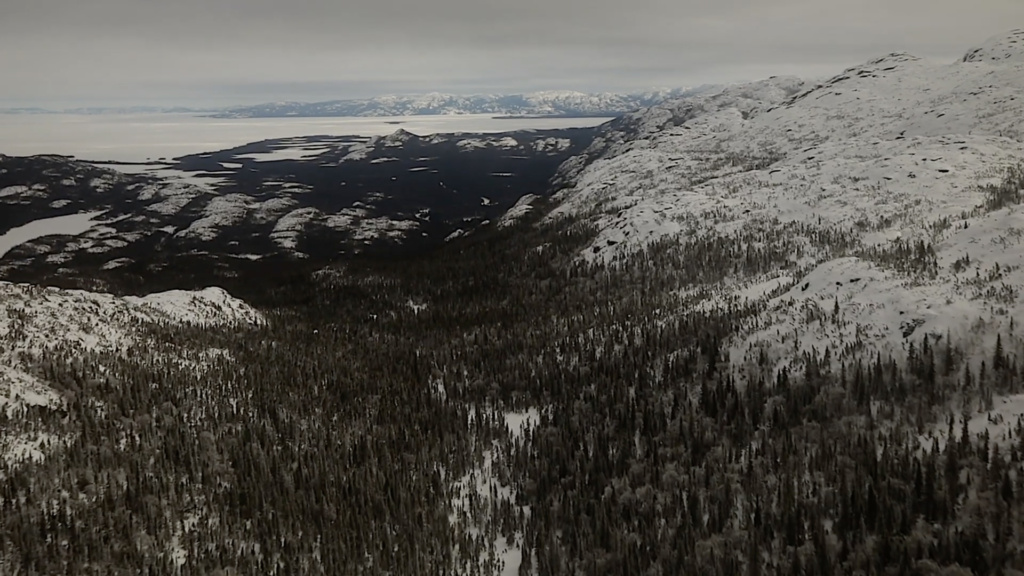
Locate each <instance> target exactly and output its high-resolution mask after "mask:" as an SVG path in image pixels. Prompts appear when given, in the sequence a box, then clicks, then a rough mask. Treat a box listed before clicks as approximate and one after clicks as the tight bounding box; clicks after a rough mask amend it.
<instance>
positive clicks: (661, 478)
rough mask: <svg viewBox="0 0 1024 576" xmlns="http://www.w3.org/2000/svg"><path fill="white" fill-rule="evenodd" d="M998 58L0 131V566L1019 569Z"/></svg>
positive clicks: (282, 570) (1013, 306) (1014, 163)
mask: <svg viewBox="0 0 1024 576" xmlns="http://www.w3.org/2000/svg"><path fill="white" fill-rule="evenodd" d="M1021 89H1024V32H1020V31H1016V32H1012V33H1009V34H1002V35H999V36H996V37H993V38H992V39H990V40H988V41H986V42H985V43H983V44H981V45H979V46H977V47H974V48H971V49H970V50H968V51H967V52H966V53H965V55H964V56H963V57H962V58H961V59H960V60H958V61H957V62H955V63H933V62H928V61H924V60H921V59H919V58H917V57H915V56H912V55H909V54H904V53H896V54H890V55H888V56H884V57H881V58H876V59H873V60H870V61H868V62H867V63H865V64H862V65H859V66H855V67H852V68H849V69H847V70H845V71H843V72H840V73H839V74H838V75H836V76H834V77H832V78H831V79H828V80H825V81H821V82H809V81H805V80H802V79H799V78H792V77H773V78H769V79H767V80H763V81H760V82H754V83H749V84H741V85H731V86H725V87H720V88H717V89H715V90H710V91H707V92H702V93H700V94H695V95H689V96H686V97H681V98H678V99H673V100H669V101H666V102H664V103H659V104H655V105H653V106H651V107H648V108H644V109H642V110H639V111H637V112H635V113H631V114H627V115H625V116H623V117H621V118H618V119H615V120H612V121H610V122H608V123H605V124H602V125H601V126H598V127H596V128H575V129H556V130H530V131H514V132H508V133H502V134H441V135H427V134H422V135H418V134H413V133H411V132H408V131H406V130H405V129H396V130H394V131H392V132H391V133H390V135H387V136H375V137H358V136H352V137H341V136H304V137H288V138H285V139H270V140H264V141H260V142H254V143H251V144H245V145H242V146H238V147H234V148H227V149H224V150H221V151H218V152H204V153H200V154H193V155H186V156H181V157H178V158H175V159H173V160H170V161H165V162H164V163H162V164H160V165H159V166H157V165H151V164H138V163H135V164H131V163H129V164H123V163H110V162H105V163H102V164H97V163H95V162H97V161H98V160H97V161H94V162H85V161H81V160H76V159H71V158H67V157H62V156H32V157H20V156H2V157H0V208H2V210H0V230H3V231H17V229H18V228H19V227H22V226H26V225H31V224H33V223H40V222H44V221H45V220H46V219H49V218H54V217H68V216H72V217H73V216H74V215H78V216H79V217H80V218H85V216H90V217H91V218H93V219H94V220H95V221H96V225H95V226H91V227H89V228H87V229H86V230H80V229H68V230H67V232H68V233H67V234H65V235H61V236H52V235H51V236H41V237H34V238H30V239H28V240H27V241H26V242H23V243H18V244H14V243H13V241H12V242H11V246H9V247H8V250H7V251H6V253H5V254H3V255H2V257H0V280H3V282H0V342H2V343H3V349H2V354H0V361H2V365H0V525H2V526H3V530H0V572H11V573H15V572H24V573H29V574H49V573H80V574H89V573H94V574H129V573H150V574H175V575H178V574H216V573H219V574H257V573H259V574H500V575H510V574H518V575H538V576H548V575H558V574H626V575H633V574H636V575H656V574H722V575H732V574H738V573H746V574H762V573H775V574H799V575H810V574H815V575H822V576H824V575H831V574H926V575H940V574H941V575H959V574H990V573H991V574H996V573H1003V574H1014V573H1020V572H1022V571H1024V546H1022V542H1024V538H1022V536H1024V523H1022V518H1024V465H1022V459H1024V442H1022V438H1024V402H1022V401H1021V395H1022V394H1024V338H1022V337H1021V329H1020V324H1021V322H1022V321H1024V307H1022V305H1021V304H1020V302H1019V293H1018V292H1019V287H1020V286H1021V284H1022V283H1024V276H1022V274H1024V272H1022V270H1024V268H1022V265H1024V262H1022V260H1024V250H1022V249H1021V248H1020V240H1021V230H1022V229H1024V224H1022V222H1021V214H1022V213H1021V201H1022V195H1024V170H1022V168H1021V167H1022V166H1024V141H1022V132H1021V131H1020V123H1021V122H1022V121H1024V120H1022V119H1024V100H1022V99H1021V98H1020V97H1019V96H1018V94H1019V93H1020V91H1021ZM119 166H121V167H123V168H124V171H123V172H118V171H117V169H118V167H119ZM151 168H152V170H151ZM129 172H130V173H129ZM165 176H173V179H165V178H164V177H165ZM19 233H20V232H19ZM43 286H49V287H45V288H44V287H43Z"/></svg>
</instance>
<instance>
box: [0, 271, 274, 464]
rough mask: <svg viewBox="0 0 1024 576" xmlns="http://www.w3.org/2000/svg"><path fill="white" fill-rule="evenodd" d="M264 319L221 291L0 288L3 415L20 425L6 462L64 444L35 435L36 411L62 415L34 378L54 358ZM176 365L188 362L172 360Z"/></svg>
mask: <svg viewBox="0 0 1024 576" xmlns="http://www.w3.org/2000/svg"><path fill="white" fill-rule="evenodd" d="M263 321H264V320H263V317H262V315H261V314H260V313H259V312H257V311H256V310H255V309H253V308H252V307H250V306H248V305H247V304H245V303H244V302H242V301H240V300H238V299H236V298H233V297H231V296H230V295H229V294H228V293H227V292H225V291H224V290H222V289H220V288H207V289H204V290H200V291H195V292H183V291H172V292H163V293H154V294H150V295H148V296H145V297H142V298H132V297H127V298H121V297H117V296H113V295H110V294H101V293H94V292H85V291H81V290H60V289H57V288H42V287H38V286H33V285H29V284H12V283H9V282H0V343H2V344H0V410H3V411H4V412H5V413H6V414H7V415H8V416H10V417H14V418H16V419H15V420H11V421H9V422H8V423H9V425H10V427H9V428H8V429H7V430H5V433H4V434H2V435H0V458H3V459H6V460H8V461H19V460H24V459H40V458H43V457H44V455H45V452H46V449H47V448H48V447H52V446H56V445H59V443H60V442H61V440H60V438H59V437H56V436H53V435H52V434H39V433H37V432H36V431H34V428H33V426H32V421H31V417H30V416H29V415H28V414H29V412H30V410H32V409H59V408H60V407H61V406H62V404H63V401H64V400H63V398H62V396H61V395H60V394H58V393H57V392H56V391H54V390H53V389H52V388H51V387H50V386H49V385H48V384H47V383H46V382H44V381H43V379H42V378H41V377H40V376H39V375H37V374H36V373H35V370H34V364H35V362H36V361H37V360H39V359H41V358H45V357H47V356H48V355H50V354H63V353H82V352H86V351H92V352H110V353H120V352H123V351H124V350H126V348H127V347H128V346H129V345H131V344H137V343H139V342H140V341H143V340H144V338H145V336H144V333H143V332H144V327H145V325H147V324H152V323H172V324H197V325H218V326H230V325H236V324H246V325H254V324H259V323H262V322H263ZM170 358H171V359H177V360H178V361H182V362H184V361H186V359H185V358H179V357H177V356H173V355H172V356H171V357H170Z"/></svg>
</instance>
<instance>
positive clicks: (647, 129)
mask: <svg viewBox="0 0 1024 576" xmlns="http://www.w3.org/2000/svg"><path fill="white" fill-rule="evenodd" d="M1021 54H1024V32H1021V31H1014V32H1011V33H1009V34H1005V35H1001V36H998V37H996V38H993V39H991V40H989V41H987V42H986V43H985V44H984V45H983V46H982V47H981V48H978V49H975V50H971V51H970V52H969V53H968V54H967V56H966V57H965V58H963V60H962V61H960V62H957V63H954V64H941V63H932V62H928V61H925V60H922V59H919V58H917V57H914V56H912V55H909V54H902V53H898V54H890V55H888V56H884V57H881V58H878V59H875V60H872V61H870V62H867V63H865V64H863V65H860V66H855V67H852V68H850V69H848V70H846V71H844V72H842V73H841V74H838V75H836V76H835V77H833V78H831V79H830V80H828V81H826V82H824V83H821V84H807V83H804V82H802V81H800V80H797V79H792V78H771V79H768V80H765V81H762V82H756V83H752V84H749V85H743V86H732V87H729V88H726V89H723V90H720V91H718V92H715V93H708V94H702V95H700V96H698V97H694V98H687V99H681V100H675V101H669V102H666V103H663V104H659V105H657V106H654V107H652V108H650V109H647V110H643V111H641V112H638V113H636V114H632V115H628V116H626V117H624V118H622V119H620V120H618V121H616V122H614V123H612V124H610V125H607V126H606V127H604V128H603V129H602V131H601V132H600V133H599V134H598V136H597V138H596V139H595V142H594V143H593V144H592V145H591V146H590V148H588V149H587V150H586V151H585V152H584V153H583V154H582V155H579V156H577V157H575V158H573V159H570V160H569V161H567V162H566V164H564V165H563V166H562V168H561V169H560V171H559V177H558V182H559V184H560V186H561V191H560V192H559V193H558V194H557V195H556V198H557V200H558V201H559V202H560V205H559V207H558V208H556V209H555V211H554V212H553V213H552V214H551V216H550V218H551V219H553V220H554V219H558V218H559V217H562V216H569V215H571V216H577V217H582V218H584V219H586V220H588V221H590V222H592V223H593V224H595V225H596V226H597V228H598V230H599V234H598V235H597V238H596V239H595V240H594V241H593V243H592V244H591V245H590V246H589V247H588V248H587V249H586V251H585V252H584V253H583V254H581V255H580V257H581V258H583V259H587V260H592V261H598V262H607V263H615V262H618V261H622V259H628V258H632V257H633V256H634V255H635V254H636V253H637V252H638V251H640V250H643V249H646V248H647V247H649V246H651V245H653V244H655V243H658V244H659V245H666V243H667V245H671V244H672V243H680V242H693V241H698V240H701V239H705V240H706V239H709V238H716V239H721V240H723V241H726V242H729V243H731V244H732V245H735V246H737V247H739V248H738V249H740V250H747V251H752V252H757V253H773V254H783V255H785V256H786V257H785V260H786V262H785V264H784V265H783V266H782V269H780V270H777V271H775V272H771V273H769V274H765V275H759V276H756V277H751V276H744V275H743V274H733V275H730V276H729V277H728V279H727V280H726V281H723V282H721V283H718V284H717V285H715V286H714V287H712V288H711V289H709V290H708V289H702V290H701V291H700V293H699V294H695V295H693V296H692V298H690V300H689V301H690V302H691V303H693V305H695V306H700V307H702V308H705V309H706V308H709V307H710V308H722V309H727V308H728V307H730V306H738V305H754V306H758V307H760V310H761V311H760V312H759V313H758V315H757V317H756V320H755V321H752V322H750V324H749V325H748V326H746V327H745V328H744V330H742V331H741V334H740V336H738V337H737V338H736V339H735V341H734V342H733V343H732V352H731V355H732V359H733V360H734V361H735V362H743V361H746V360H749V359H751V358H756V357H757V356H758V355H760V354H761V353H762V352H765V353H768V354H770V355H771V356H773V357H774V358H776V359H778V361H779V362H780V363H785V362H790V361H793V358H798V357H799V354H796V355H794V354H792V352H793V351H808V352H810V351H811V350H812V349H816V350H817V351H818V352H819V353H820V352H821V351H822V350H823V349H824V348H825V347H829V348H830V349H831V351H832V352H833V353H832V358H833V359H835V360H836V362H839V361H840V360H841V359H846V358H851V357H853V356H859V355H864V354H871V353H874V352H875V351H879V350H882V351H884V350H903V349H904V348H905V347H906V346H907V343H908V342H910V341H915V342H917V341H919V340H920V339H921V338H922V337H923V335H926V334H927V335H932V337H933V338H934V339H935V340H939V339H941V338H942V337H944V336H945V335H947V334H950V333H951V334H952V335H953V336H954V337H956V338H958V339H960V340H963V341H965V342H969V343H970V342H973V345H974V349H975V350H976V351H980V350H982V349H985V347H989V348H988V349H990V347H991V345H992V343H993V342H992V341H994V339H995V334H997V333H998V332H1000V331H1003V332H1005V331H1006V330H1007V329H1009V326H1010V322H1011V319H1013V320H1014V321H1015V322H1016V323H1019V322H1021V321H1022V320H1024V306H1022V305H1021V303H1020V302H1019V298H1018V293H1017V292H1018V288H1017V287H1018V286H1020V285H1021V283H1024V269H1022V265H1024V246H1022V244H1021V242H1020V238H1021V236H1020V230H1021V229H1024V213H1022V212H1021V211H1020V209H1019V207H1018V206H1017V203H1018V202H1019V199H1020V191H1021V188H1022V186H1024V180H1022V178H1021V173H1022V172H1021V170H1020V166H1021V165H1022V163H1024V143H1022V140H1024V138H1022V136H1024V97H1022V96H1021V94H1022V93H1024V58H1022V56H1021ZM836 310H838V313H835V311H836ZM785 358H788V360H787V359H785Z"/></svg>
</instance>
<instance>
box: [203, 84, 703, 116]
mask: <svg viewBox="0 0 1024 576" xmlns="http://www.w3.org/2000/svg"><path fill="white" fill-rule="evenodd" d="M708 88H709V87H706V86H702V87H699V88H677V89H663V90H651V91H647V92H642V93H635V94H615V93H608V92H606V93H596V94H587V93H583V92H574V91H557V90H552V91H544V92H533V93H528V94H510V95H496V94H486V95H471V96H460V95H455V94H441V93H437V92H433V93H430V94H421V95H412V96H398V95H390V96H380V97H377V98H370V99H364V100H332V101H328V102H312V103H307V102H272V103H267V104H260V105H257V106H244V107H238V108H232V109H229V110H227V111H225V112H222V113H220V114H217V117H220V118H271V117H281V116H294V117H302V116H363V117H370V116H377V117H382V116H420V115H451V114H503V115H530V116H534V115H545V116H601V115H617V114H622V113H625V112H631V111H633V110H636V109H638V108H642V107H644V106H650V105H652V104H655V103H658V102H661V101H663V100H666V99H668V98H673V97H677V96H681V95H686V94H693V93H696V92H700V91H702V90H706V89H708Z"/></svg>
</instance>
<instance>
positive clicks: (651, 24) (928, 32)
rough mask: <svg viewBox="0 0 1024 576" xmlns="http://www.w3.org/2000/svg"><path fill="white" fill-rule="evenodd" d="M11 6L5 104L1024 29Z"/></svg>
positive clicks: (597, 80)
mask: <svg viewBox="0 0 1024 576" xmlns="http://www.w3.org/2000/svg"><path fill="white" fill-rule="evenodd" d="M2 1H3V8H2V9H0V107H6V106H25V105H29V106H31V105H36V106H44V107H45V106H65V105H104V104H111V105H123V104H158V105H173V104H181V105H226V104H244V103H257V102H265V101H271V100H327V99H341V98H359V97H367V96H374V95H380V94H386V93H422V92H430V91H441V92H455V93H466V94H469V93H485V92H506V93H510V92H526V91H533V90H547V89H559V90H561V89H565V90H581V91H605V90H608V91H630V90H640V89H644V88H648V87H656V86H693V85H698V84H703V83H718V82H733V81H741V80H754V79H758V78H762V77H766V76H771V75H775V74H796V75H800V76H806V77H812V76H813V77H817V76H827V75H831V74H834V73H838V72H840V71H841V70H842V69H843V68H845V67H848V66H851V65H854V64H857V63H860V62H862V61H864V60H867V59H869V58H872V57H875V56H879V55H883V54H886V53H889V52H893V51H908V52H911V53H914V54H916V55H919V56H923V57H929V58H936V59H945V60H950V61H952V60H954V59H956V58H958V57H960V56H961V55H962V54H963V53H964V52H966V51H967V49H968V48H969V47H971V46H972V45H976V44H980V43H981V42H982V41H984V40H985V39H986V38H987V37H989V36H991V35H993V34H997V33H1000V32H1003V31H1006V30H1009V29H1011V28H1015V27H1024V0H2Z"/></svg>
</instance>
